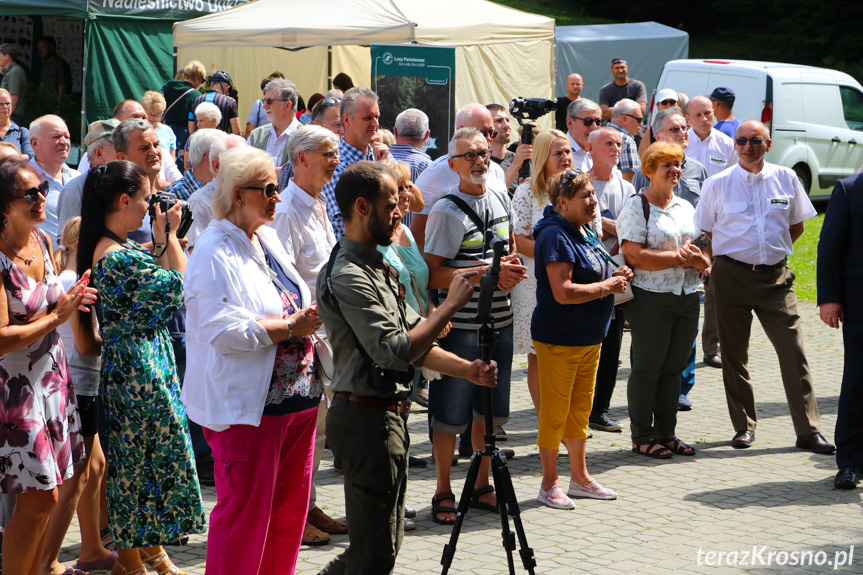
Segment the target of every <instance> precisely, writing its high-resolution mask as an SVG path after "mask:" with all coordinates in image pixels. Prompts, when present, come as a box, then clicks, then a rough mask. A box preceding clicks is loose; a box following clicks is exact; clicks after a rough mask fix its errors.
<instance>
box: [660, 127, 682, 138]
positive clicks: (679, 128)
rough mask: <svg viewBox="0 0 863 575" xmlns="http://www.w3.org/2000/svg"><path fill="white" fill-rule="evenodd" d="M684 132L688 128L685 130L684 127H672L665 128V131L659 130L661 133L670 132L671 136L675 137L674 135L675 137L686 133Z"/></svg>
mask: <svg viewBox="0 0 863 575" xmlns="http://www.w3.org/2000/svg"><path fill="white" fill-rule="evenodd" d="M686 130H689V128H687V127H686V126H674V127H673V128H666V129H665V130H661V131H663V132H671V133H672V134H674V135H675V136H676V135H677V134H679V133H680V132H683V131H686Z"/></svg>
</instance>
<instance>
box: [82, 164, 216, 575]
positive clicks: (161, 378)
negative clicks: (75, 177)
mask: <svg viewBox="0 0 863 575" xmlns="http://www.w3.org/2000/svg"><path fill="white" fill-rule="evenodd" d="M148 196H149V183H148V181H147V178H146V175H145V173H144V171H143V170H141V168H139V167H138V166H136V165H135V164H132V163H130V162H124V161H119V162H110V163H109V164H106V165H103V166H99V167H97V168H94V169H93V170H91V171H90V173H89V174H88V175H87V180H86V183H85V184H84V197H83V202H82V207H81V217H82V219H81V237H80V239H79V243H78V268H79V271H81V268H84V267H86V266H88V265H89V264H90V262H92V264H93V283H94V285H95V286H96V287H97V289H98V290H99V292H100V306H99V308H100V312H101V321H100V335H101V337H102V379H101V387H102V393H103V397H104V400H105V414H106V417H107V420H108V451H107V454H106V460H107V462H108V477H107V485H108V518H109V526H110V529H111V535H112V537H113V538H114V542H115V543H116V544H117V551H118V555H119V557H118V559H117V562H116V563H115V566H114V569H113V573H115V574H117V575H122V574H124V573H126V574H130V575H131V574H140V573H146V572H147V571H146V569H145V567H144V565H142V563H141V561H142V559H143V561H144V563H146V564H147V565H149V566H151V567H154V568H155V569H156V570H157V572H158V573H160V574H162V573H171V574H172V575H176V574H177V573H182V572H181V571H179V569H177V568H176V567H175V566H174V565H173V564H172V563H171V560H170V559H169V558H168V555H167V554H166V553H165V552H164V550H163V549H162V547H161V545H162V544H163V543H167V542H170V541H172V540H174V539H176V538H177V537H179V536H180V535H181V534H192V533H202V532H203V531H204V529H205V523H206V519H205V516H204V509H203V505H202V502H201V491H200V487H199V485H198V477H197V474H196V473H195V465H194V458H193V457H194V456H193V454H192V448H191V441H190V438H189V431H188V428H187V425H186V412H185V410H184V409H183V406H182V404H181V403H180V401H179V395H180V386H179V381H178V380H177V371H176V365H175V363H174V353H173V351H172V348H171V339H170V336H169V334H168V330H167V327H166V323H167V322H168V320H169V319H170V318H171V317H172V316H173V315H174V312H175V311H176V310H177V307H178V306H179V305H180V304H181V303H182V301H183V276H182V274H183V271H184V270H185V266H186V258H185V256H184V255H183V250H182V248H181V247H180V243H179V240H178V239H177V236H176V229H177V226H178V224H179V220H180V205H179V204H175V205H174V206H173V207H171V209H169V210H168V212H167V213H162V212H161V211H160V210H159V209H158V206H157V207H156V217H155V218H154V219H155V223H154V228H153V236H154V238H153V239H154V244H155V250H154V252H153V253H152V254H151V252H149V251H145V250H144V249H143V248H141V246H140V245H138V244H136V243H135V242H132V241H129V240H127V238H126V235H127V234H128V233H129V232H131V231H134V230H136V229H138V228H139V227H140V226H141V222H142V221H143V219H144V215H145V214H146V212H147V209H148V203H147V198H148ZM166 220H167V222H168V223H169V224H170V232H168V233H167V234H166V230H165V228H166ZM82 323H83V322H82ZM84 325H85V327H86V326H87V325H91V324H84ZM139 551H140V555H139Z"/></svg>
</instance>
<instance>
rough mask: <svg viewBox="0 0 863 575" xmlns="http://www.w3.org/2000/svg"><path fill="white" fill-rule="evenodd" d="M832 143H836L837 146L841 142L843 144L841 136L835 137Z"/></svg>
mask: <svg viewBox="0 0 863 575" xmlns="http://www.w3.org/2000/svg"><path fill="white" fill-rule="evenodd" d="M830 141H831V142H834V143H836V144H838V143H839V142H841V141H842V140H840V139H839V136H833V139H832V140H830Z"/></svg>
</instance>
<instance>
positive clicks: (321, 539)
mask: <svg viewBox="0 0 863 575" xmlns="http://www.w3.org/2000/svg"><path fill="white" fill-rule="evenodd" d="M329 542H330V536H329V535H327V534H326V533H324V532H323V531H321V530H320V529H318V528H317V527H315V526H314V525H312V524H311V523H309V522H306V528H305V529H303V545H326V544H327V543H329Z"/></svg>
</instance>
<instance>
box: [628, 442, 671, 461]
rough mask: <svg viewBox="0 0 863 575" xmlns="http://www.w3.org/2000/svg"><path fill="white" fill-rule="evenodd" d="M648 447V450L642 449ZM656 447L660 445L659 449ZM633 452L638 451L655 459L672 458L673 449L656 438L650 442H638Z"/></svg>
mask: <svg viewBox="0 0 863 575" xmlns="http://www.w3.org/2000/svg"><path fill="white" fill-rule="evenodd" d="M645 446H646V447H647V450H646V451H642V450H641V448H642V447H645ZM654 447H658V448H659V449H654ZM632 452H633V453H637V454H639V455H646V456H647V457H653V458H654V459H669V458H671V455H672V453H671V450H670V449H668V448H667V447H665V446H664V445H662V444H661V443H659V442H658V441H656V440H655V439H651V440H650V443H637V444H635V446H633V448H632Z"/></svg>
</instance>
